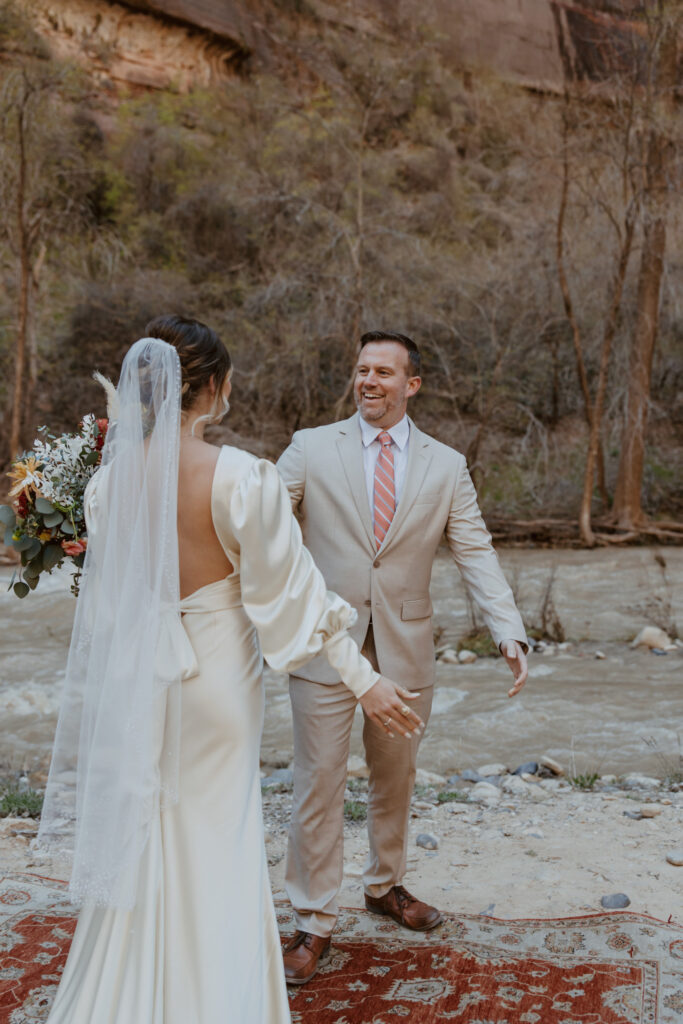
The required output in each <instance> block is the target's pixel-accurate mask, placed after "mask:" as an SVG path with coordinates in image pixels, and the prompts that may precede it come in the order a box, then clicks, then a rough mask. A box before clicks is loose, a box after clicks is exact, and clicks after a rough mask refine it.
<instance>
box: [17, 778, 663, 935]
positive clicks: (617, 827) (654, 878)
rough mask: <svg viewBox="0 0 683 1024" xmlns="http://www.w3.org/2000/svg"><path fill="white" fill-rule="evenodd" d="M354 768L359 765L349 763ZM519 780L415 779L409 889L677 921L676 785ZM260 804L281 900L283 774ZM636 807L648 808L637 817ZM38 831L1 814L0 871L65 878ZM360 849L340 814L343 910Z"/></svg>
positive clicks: (488, 906) (357, 877)
mask: <svg viewBox="0 0 683 1024" xmlns="http://www.w3.org/2000/svg"><path fill="white" fill-rule="evenodd" d="M482 767H483V766H482ZM352 768H353V770H354V771H359V770H362V769H361V768H360V766H359V765H358V764H357V763H356V762H353V763H352ZM264 771H266V772H267V771H268V769H267V768H265V769H264ZM269 778H271V779H272V770H271V775H270V776H269ZM515 778H517V779H518V783H517V784H515V786H514V788H520V791H519V792H509V793H508V792H505V790H504V789H501V788H499V787H496V788H497V789H498V791H499V796H498V799H497V800H496V799H491V800H490V801H489V802H488V803H486V802H484V803H479V802H475V799H477V800H478V799H481V797H479V796H477V797H475V796H473V794H474V790H475V786H476V785H477V784H476V783H467V782H465V781H463V780H462V779H460V780H458V782H457V783H449V782H448V781H446V780H441V779H440V778H439V777H438V776H434V775H433V774H431V773H425V772H422V773H421V774H420V775H419V777H418V784H417V786H416V792H415V796H414V798H413V802H412V811H411V819H410V826H409V841H408V869H407V873H406V876H405V885H406V887H407V888H408V889H409V890H410V891H411V892H414V893H415V894H416V895H418V896H419V897H420V898H421V899H423V900H427V901H429V902H431V903H434V904H435V905H437V906H439V907H440V908H441V909H443V910H445V911H450V912H454V913H466V914H486V915H490V916H493V917H499V918H522V917H526V918H528V917H541V918H552V917H563V916H573V915H577V916H578V915H583V914H591V913H599V912H600V911H601V910H602V909H603V907H602V904H601V900H602V898H603V897H606V896H614V895H616V894H622V893H623V894H625V895H626V896H627V897H628V899H629V900H630V903H629V905H628V909H629V910H631V911H636V912H638V913H644V914H650V915H651V916H653V917H656V918H659V919H661V920H668V919H669V917H672V918H673V919H674V920H676V921H678V922H683V866H677V865H675V864H672V863H670V862H669V861H667V857H669V858H671V859H678V860H681V859H683V850H682V847H683V828H682V826H683V785H680V784H679V785H677V786H675V788H671V787H666V788H665V787H663V786H662V785H661V784H659V785H658V784H656V781H657V780H652V781H650V782H649V783H648V785H647V787H645V786H636V787H635V788H632V789H627V788H625V785H624V784H621V785H616V784H614V783H612V782H611V781H610V780H607V781H606V782H601V781H598V782H596V784H595V788H594V789H593V790H592V791H582V790H580V789H577V788H576V787H575V786H572V785H570V784H569V783H567V782H566V781H564V780H563V779H561V778H560V779H555V778H548V779H544V780H539V781H535V782H526V783H525V782H524V780H522V779H521V777H520V776H515ZM520 783H521V787H520ZM524 787H526V788H524ZM365 792H366V790H365V783H364V781H363V780H362V778H360V779H359V778H358V777H357V776H356V775H354V776H350V778H349V789H348V791H347V794H346V796H347V800H348V803H347V813H353V814H355V815H356V816H361V815H362V807H363V805H364V801H365ZM455 793H457V794H458V796H457V797H454V796H453V794H455ZM445 794H451V796H450V797H449V796H445ZM263 805H264V821H265V828H266V850H267V853H268V861H269V865H270V874H271V884H272V888H273V893H274V895H275V897H276V898H284V897H285V892H284V871H285V854H286V838H287V826H288V822H289V815H290V808H291V782H290V781H289V779H288V776H287V772H286V770H284V771H281V777H280V779H279V781H277V782H276V783H273V782H270V783H268V782H267V783H266V785H265V791H264V795H263ZM643 809H644V810H645V813H646V814H648V815H652V816H651V817H640V814H641V811H642V810H643ZM35 829H36V823H35V822H33V821H32V820H27V819H21V818H5V819H0V867H1V869H2V872H16V871H29V872H35V873H37V874H41V875H48V876H50V877H61V874H63V869H62V870H61V871H60V869H59V867H58V866H56V865H54V864H52V863H51V862H49V861H46V860H42V859H41V860H35V859H34V858H33V856H32V854H31V851H30V847H29V843H30V839H31V837H32V835H33V834H34V833H35ZM418 836H426V837H428V838H423V839H421V840H420V841H421V842H422V843H425V844H426V846H422V845H418ZM434 844H436V848H434V849H430V848H428V847H429V846H432V845H434ZM366 851H367V834H366V828H365V824H364V823H363V822H362V821H350V820H347V821H346V822H345V826H344V882H343V886H342V891H341V894H340V904H341V905H342V906H347V907H361V906H362V905H363V889H362V882H361V875H362V865H363V861H364V858H365V854H366Z"/></svg>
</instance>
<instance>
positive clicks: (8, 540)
mask: <svg viewBox="0 0 683 1024" xmlns="http://www.w3.org/2000/svg"><path fill="white" fill-rule="evenodd" d="M13 533H14V528H13V527H12V526H8V527H7V529H6V530H5V536H4V538H3V540H4V544H5V545H6V547H8V548H11V547H12V546H13V544H14V537H13V536H12V534H13Z"/></svg>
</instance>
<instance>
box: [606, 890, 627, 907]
mask: <svg viewBox="0 0 683 1024" xmlns="http://www.w3.org/2000/svg"><path fill="white" fill-rule="evenodd" d="M600 903H601V904H602V906H603V907H604V908H605V910H623V909H624V907H628V906H630V905H631V901H630V899H629V898H628V896H627V895H626V893H625V892H615V893H612V895H611V896H603V897H602V899H601V900H600Z"/></svg>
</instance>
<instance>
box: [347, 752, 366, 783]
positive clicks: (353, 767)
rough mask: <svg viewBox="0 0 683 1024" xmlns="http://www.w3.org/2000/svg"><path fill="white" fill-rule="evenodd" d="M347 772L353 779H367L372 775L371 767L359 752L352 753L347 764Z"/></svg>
mask: <svg viewBox="0 0 683 1024" xmlns="http://www.w3.org/2000/svg"><path fill="white" fill-rule="evenodd" d="M346 774H347V775H350V776H351V777H352V778H353V779H367V778H368V777H369V775H370V769H369V768H368V766H367V765H366V763H365V758H364V757H359V756H358V754H351V757H350V758H349V760H348V761H347V764H346Z"/></svg>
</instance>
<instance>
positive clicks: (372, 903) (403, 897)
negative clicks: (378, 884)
mask: <svg viewBox="0 0 683 1024" xmlns="http://www.w3.org/2000/svg"><path fill="white" fill-rule="evenodd" d="M365 906H366V907H367V909H368V910H371V911H372V913H373V914H388V915H389V917H393V919H394V921H397V922H398V923H399V924H402V925H403V927H404V928H412V930H413V931H414V932H428V931H429V929H430V928H436V926H437V924H441V913H440V912H439V911H438V910H437V909H436V907H430V906H429V904H428V903H421V902H420V900H418V899H416V898H415V897H414V896H411V895H410V893H409V892H408V890H407V889H404V888H403V886H402V885H394V886H392V887H391V889H390V890H389V892H387V893H385V894H384V896H380V897H379V898H376V897H374V896H368V894H367V893H366V894H365Z"/></svg>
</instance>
